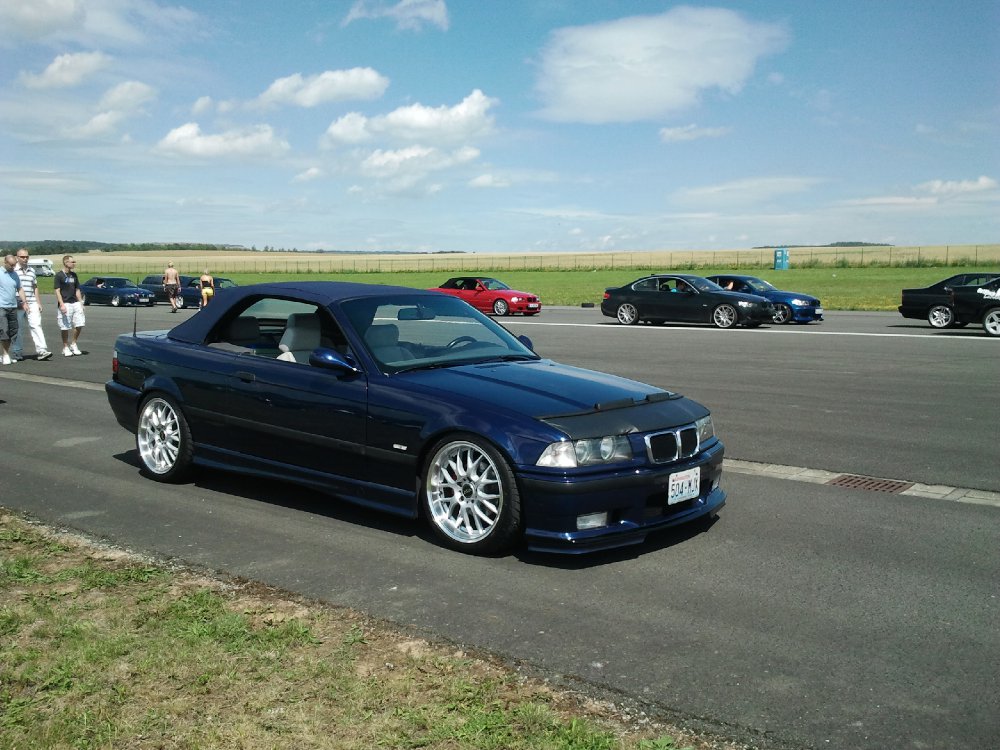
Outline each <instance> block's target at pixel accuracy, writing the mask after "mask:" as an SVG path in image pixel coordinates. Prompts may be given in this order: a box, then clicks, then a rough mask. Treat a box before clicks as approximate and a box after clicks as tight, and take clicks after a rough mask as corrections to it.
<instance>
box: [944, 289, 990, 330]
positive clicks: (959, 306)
mask: <svg viewBox="0 0 1000 750" xmlns="http://www.w3.org/2000/svg"><path fill="white" fill-rule="evenodd" d="M948 296H949V300H948V301H949V304H950V306H951V308H952V310H954V311H955V324H956V325H965V324H966V323H980V324H982V326H983V330H984V331H986V333H987V334H989V335H990V336H994V337H997V336H1000V276H997V277H996V278H995V279H993V280H992V281H988V282H986V283H985V284H972V285H970V286H955V287H948Z"/></svg>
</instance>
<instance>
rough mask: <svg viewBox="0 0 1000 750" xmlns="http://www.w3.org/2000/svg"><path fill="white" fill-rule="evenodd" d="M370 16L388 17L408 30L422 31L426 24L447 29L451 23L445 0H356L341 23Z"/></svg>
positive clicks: (343, 24)
mask: <svg viewBox="0 0 1000 750" xmlns="http://www.w3.org/2000/svg"><path fill="white" fill-rule="evenodd" d="M368 18H370V19H379V18H388V19H390V20H392V21H395V23H396V28H397V29H401V30H406V31H420V30H421V29H423V27H424V24H429V25H431V26H437V27H438V28H439V29H441V30H442V31H447V30H448V24H449V22H448V6H447V5H445V2H444V0H400V1H399V2H397V3H396V4H395V5H389V4H387V3H385V2H382V1H381V0H356V2H355V3H354V5H352V6H351V9H350V11H348V13H347V15H346V16H345V17H344V20H343V21H341V24H340V25H341V26H347V25H348V24H349V23H351V22H352V21H359V20H361V19H368Z"/></svg>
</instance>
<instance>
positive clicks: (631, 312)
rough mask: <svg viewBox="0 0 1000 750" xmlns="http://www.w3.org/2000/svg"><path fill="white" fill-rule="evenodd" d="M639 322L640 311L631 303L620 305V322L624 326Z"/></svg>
mask: <svg viewBox="0 0 1000 750" xmlns="http://www.w3.org/2000/svg"><path fill="white" fill-rule="evenodd" d="M638 321H639V311H638V310H636V308H635V305H633V304H632V303H631V302H623V303H622V304H620V305H618V322H619V323H621V324H622V325H623V326H631V325H635V324H636V323H637V322H638Z"/></svg>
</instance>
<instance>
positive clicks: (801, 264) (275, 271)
mask: <svg viewBox="0 0 1000 750" xmlns="http://www.w3.org/2000/svg"><path fill="white" fill-rule="evenodd" d="M789 255H790V258H791V265H792V267H791V268H790V269H789V270H786V271H774V270H772V262H773V253H772V251H770V250H742V251H717V252H708V251H675V252H667V251H661V252H645V253H639V252H636V253H594V254H563V253H552V254H547V255H543V254H524V255H479V254H442V255H412V256H411V255H402V256H400V255H378V254H368V255H361V254H357V255H351V254H305V253H264V252H247V251H232V252H228V251H220V252H217V253H211V254H206V253H192V252H186V251H182V250H178V251H177V252H173V253H170V254H169V255H168V254H166V253H162V254H161V253H136V254H132V255H126V254H122V253H87V254H78V255H76V256H75V257H76V258H77V270H78V271H79V273H80V274H81V276H83V277H84V278H89V277H90V276H92V275H95V274H107V275H118V276H128V277H130V278H132V279H140V278H141V277H143V276H145V275H147V274H150V273H160V272H161V271H162V270H163V268H164V266H165V265H166V263H167V261H168V260H172V261H173V262H174V264H175V266H176V267H177V268H178V270H179V271H180V272H181V273H187V274H200V273H201V271H202V269H204V268H209V269H210V270H211V272H212V273H214V274H216V275H218V276H226V277H228V278H231V279H233V280H234V281H236V282H237V283H238V284H251V283H255V282H261V281H289V280H295V279H328V280H338V281H360V282H365V283H372V284H398V285H401V286H411V287H418V288H424V287H433V286H438V285H439V284H440V283H441V282H443V281H444V280H445V279H447V278H448V277H449V276H454V275H464V274H468V273H478V274H484V275H489V276H494V277H496V278H499V279H501V280H502V281H504V282H505V283H507V284H508V285H510V286H512V287H514V288H516V289H521V290H523V291H530V292H533V293H535V294H538V295H539V296H540V297H541V298H542V303H543V304H548V305H573V306H576V305H580V304H583V303H587V302H593V303H599V302H600V300H601V297H602V295H603V293H604V290H605V288H607V287H612V286H620V285H622V284H625V283H627V282H629V281H631V280H633V279H635V278H638V277H640V276H643V275H645V274H646V273H651V272H668V271H685V272H690V273H696V274H698V275H701V276H708V275H710V274H712V273H719V272H726V271H734V270H738V271H741V272H743V273H748V274H752V275H755V276H760V277H762V278H764V279H767V280H768V281H770V282H771V283H773V284H774V285H775V286H777V287H779V288H782V289H789V290H792V291H798V292H803V293H807V294H811V295H814V296H816V297H819V298H820V300H822V302H823V305H824V306H825V307H826V308H828V309H831V310H895V309H896V306H897V305H898V304H899V298H900V290H901V289H903V288H905V287H920V286H926V285H928V284H931V283H933V282H935V281H939V280H940V279H943V278H946V277H948V276H951V275H954V274H956V273H961V272H964V271H974V270H997V271H1000V245H960V246H937V247H921V248H893V247H863V248H858V247H854V248H790V249H789ZM52 260H53V261H54V262H55V263H56V265H57V266H58V259H57V258H52Z"/></svg>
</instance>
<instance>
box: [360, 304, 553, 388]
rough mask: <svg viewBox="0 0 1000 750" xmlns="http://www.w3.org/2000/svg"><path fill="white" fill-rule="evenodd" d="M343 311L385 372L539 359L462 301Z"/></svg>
mask: <svg viewBox="0 0 1000 750" xmlns="http://www.w3.org/2000/svg"><path fill="white" fill-rule="evenodd" d="M343 309H344V311H345V312H346V314H347V317H348V319H349V320H350V323H351V326H352V327H353V328H354V331H355V332H356V333H357V334H358V337H359V338H360V339H361V340H362V341H364V342H365V347H366V348H367V349H368V351H369V352H370V353H371V355H372V356H373V357H374V358H375V360H376V361H377V362H378V363H379V364H380V366H381V368H382V369H383V371H384V372H387V373H397V372H404V371H408V370H421V369H431V368H437V367H452V366H455V365H466V364H472V363H476V362H496V361H518V360H536V359H539V357H538V355H537V354H535V353H534V352H533V351H531V349H529V348H528V347H527V346H525V345H524V344H522V343H521V342H520V341H519V340H518V339H516V338H515V337H514V336H513V335H511V334H510V333H509V332H508V331H507V330H506V329H504V328H503V327H502V326H501V325H499V324H498V323H495V322H494V321H493V320H491V319H490V318H488V317H486V316H485V315H483V314H482V313H480V312H478V311H477V310H475V309H474V308H472V307H471V306H470V305H467V304H466V303H465V302H463V301H461V300H459V299H457V298H454V297H446V296H443V295H442V296H440V297H438V296H437V295H419V296H418V295H413V296H409V295H394V296H392V297H391V298H385V299H374V298H362V299H356V300H349V301H347V302H345V303H344V304H343Z"/></svg>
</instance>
